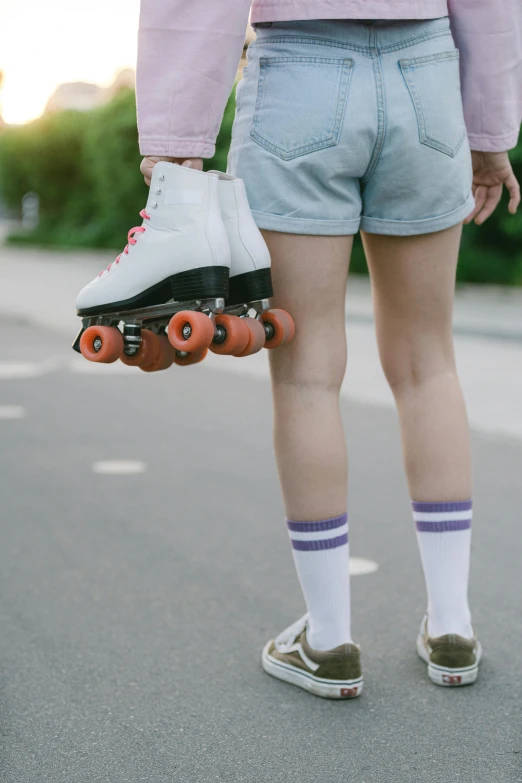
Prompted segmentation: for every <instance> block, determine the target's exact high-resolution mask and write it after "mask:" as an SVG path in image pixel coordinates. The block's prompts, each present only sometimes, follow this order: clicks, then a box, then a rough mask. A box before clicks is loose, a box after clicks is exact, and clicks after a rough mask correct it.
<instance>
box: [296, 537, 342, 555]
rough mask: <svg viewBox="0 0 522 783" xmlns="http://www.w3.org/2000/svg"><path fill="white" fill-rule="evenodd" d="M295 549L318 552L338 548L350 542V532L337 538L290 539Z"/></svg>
mask: <svg viewBox="0 0 522 783" xmlns="http://www.w3.org/2000/svg"><path fill="white" fill-rule="evenodd" d="M290 543H291V544H292V548H293V549H297V550H299V551H300V552H312V551H313V552H318V551H320V550H323V549H336V548H337V547H339V546H344V545H345V544H347V543H348V533H343V535H342V536H337V537H336V538H320V539H308V540H307V541H303V540H301V539H294V538H291V539H290Z"/></svg>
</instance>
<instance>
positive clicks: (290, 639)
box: [274, 613, 308, 652]
mask: <svg viewBox="0 0 522 783" xmlns="http://www.w3.org/2000/svg"><path fill="white" fill-rule="evenodd" d="M307 623H308V613H306V614H304V615H303V616H302V617H300V618H299V620H296V621H295V623H292V625H289V626H288V628H285V630H284V631H281V633H280V634H279V636H276V638H275V639H274V642H275V646H276V648H277V649H278V650H279V652H284V651H285V649H287V648H288V647H291V646H292V645H293V644H294V642H295V640H296V639H297V637H298V636H300V635H301V634H302V632H303V631H304V629H305V628H306V625H307Z"/></svg>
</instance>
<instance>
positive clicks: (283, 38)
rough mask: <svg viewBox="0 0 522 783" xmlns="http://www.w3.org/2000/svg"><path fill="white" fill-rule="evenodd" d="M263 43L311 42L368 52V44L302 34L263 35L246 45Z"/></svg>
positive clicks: (254, 45) (258, 45)
mask: <svg viewBox="0 0 522 783" xmlns="http://www.w3.org/2000/svg"><path fill="white" fill-rule="evenodd" d="M264 43H297V44H313V45H317V46H331V47H332V48H334V49H353V51H355V52H363V53H364V54H369V53H370V47H369V46H358V45H357V44H353V45H352V44H344V43H341V42H340V41H335V40H334V39H333V38H314V37H313V36H302V35H271V36H270V37H267V38H265V37H263V38H262V39H260V40H257V41H254V42H253V43H251V44H250V46H249V47H248V48H249V49H251V48H252V47H255V48H256V49H257V48H259V47H261V46H263V44H264Z"/></svg>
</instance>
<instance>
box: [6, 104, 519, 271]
mask: <svg viewBox="0 0 522 783" xmlns="http://www.w3.org/2000/svg"><path fill="white" fill-rule="evenodd" d="M234 111H235V101H234V93H232V95H231V96H230V99H229V101H228V104H227V107H226V110H225V114H224V118H223V123H222V126H221V130H220V133H219V136H218V139H217V145H216V154H215V156H214V158H213V159H212V160H209V161H205V170H208V169H219V170H221V171H224V170H225V169H226V159H227V153H228V147H229V144H230V136H231V130H232V123H233V120H234ZM137 141H138V134H137V130H136V107H135V97H134V92H133V91H132V90H129V89H122V90H121V91H120V92H119V93H118V94H117V95H116V97H115V98H114V99H113V100H112V101H111V102H110V103H108V104H106V105H105V106H102V107H100V108H98V109H94V110H93V111H90V112H87V113H85V112H76V111H66V112H62V113H60V114H52V115H46V116H44V117H41V118H40V119H38V120H36V121H35V122H33V123H30V124H29V125H26V126H23V127H20V128H10V129H9V128H8V129H7V130H5V131H3V132H2V133H1V134H0V189H1V192H2V197H3V199H4V201H5V202H6V204H7V206H8V208H9V209H10V210H11V211H12V213H13V214H15V215H17V216H18V215H19V213H20V204H21V200H22V196H23V195H24V193H27V192H28V191H35V192H37V193H38V194H39V196H40V225H39V226H38V228H37V229H35V230H34V231H32V232H23V233H17V234H14V235H12V236H11V241H16V242H31V243H39V244H55V245H61V246H70V247H78V246H84V247H113V248H119V249H121V248H122V247H123V245H124V244H125V237H126V234H127V231H128V229H129V228H130V227H131V225H132V224H133V218H134V217H136V218H137V214H138V212H139V211H140V209H141V208H142V207H143V206H144V205H145V202H146V200H147V188H146V186H145V184H144V182H143V178H142V177H141V175H140V173H139V163H140V154H139V151H138V143H137ZM511 158H512V162H513V165H514V168H515V172H516V174H517V176H518V179H519V181H521V180H522V144H521V145H519V147H518V148H517V149H516V150H514V151H513V153H512V154H511ZM506 205H507V196H506V195H504V197H503V199H502V204H501V206H500V207H499V208H498V210H497V211H496V212H495V214H494V215H493V216H492V217H491V218H490V219H489V220H488V221H487V223H486V224H485V225H484V226H481V227H480V228H479V227H477V226H474V225H472V226H466V227H465V229H464V237H463V241H462V250H461V255H460V263H459V268H458V279H459V281H466V282H476V283H502V284H506V285H522V242H521V240H522V212H520V213H519V214H518V215H516V216H512V215H509V214H508V213H507V209H506ZM352 270H353V271H354V272H359V273H364V272H366V262H365V260H364V253H363V251H362V246H361V243H360V240H359V239H358V238H357V239H356V242H355V245H354V253H353V259H352Z"/></svg>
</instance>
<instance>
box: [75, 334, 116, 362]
mask: <svg viewBox="0 0 522 783" xmlns="http://www.w3.org/2000/svg"><path fill="white" fill-rule="evenodd" d="M80 351H81V353H82V356H84V357H85V358H86V359H88V360H89V361H90V362H103V363H104V364H111V363H112V362H115V361H116V360H117V359H119V358H120V356H121V353H122V351H123V335H122V333H121V332H120V330H119V329H117V328H116V327H115V326H89V327H87V329H86V330H85V332H84V333H83V334H82V336H81V338H80Z"/></svg>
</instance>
